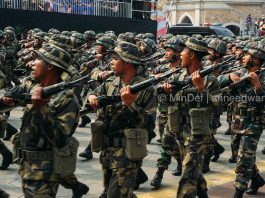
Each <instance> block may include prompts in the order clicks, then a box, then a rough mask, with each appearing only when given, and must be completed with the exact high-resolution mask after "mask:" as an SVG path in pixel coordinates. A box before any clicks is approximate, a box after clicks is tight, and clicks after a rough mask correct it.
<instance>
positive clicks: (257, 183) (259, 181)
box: [246, 174, 265, 195]
mask: <svg viewBox="0 0 265 198" xmlns="http://www.w3.org/2000/svg"><path fill="white" fill-rule="evenodd" d="M264 184H265V181H264V179H263V178H262V177H261V176H260V174H258V175H257V176H256V177H254V178H253V179H252V181H251V185H250V187H249V189H248V190H247V192H246V193H247V194H248V195H256V194H257V192H258V190H259V188H260V187H262V186H264Z"/></svg>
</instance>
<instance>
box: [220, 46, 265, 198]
mask: <svg viewBox="0 0 265 198" xmlns="http://www.w3.org/2000/svg"><path fill="white" fill-rule="evenodd" d="M244 51H246V52H247V53H249V54H250V55H251V56H252V57H255V58H258V59H260V60H261V61H264V60H265V46H264V45H263V44H261V43H259V42H251V43H249V44H248V45H247V46H246V48H244ZM261 65H262V64H261ZM261 65H260V66H261ZM251 67H253V62H251V61H250V62H249V63H248V65H247V68H251ZM237 75H238V76H240V77H244V76H247V75H248V71H247V70H243V71H242V72H238V73H237ZM259 79H260V83H261V86H262V87H261V90H258V91H255V89H254V87H253V85H252V83H251V82H249V81H247V82H245V83H244V84H243V85H242V86H240V87H238V88H237V89H232V91H231V94H233V95H234V96H241V100H236V101H234V102H233V115H232V130H233V132H234V133H236V134H238V136H240V138H241V140H240V149H239V153H238V160H237V166H236V170H235V172H236V180H235V183H234V187H235V188H236V193H235V195H234V197H235V198H241V197H243V193H244V192H245V190H246V189H247V187H248V182H249V180H250V179H252V182H251V186H250V189H249V190H248V191H247V194H256V193H257V190H258V188H259V187H261V186H262V185H264V184H265V182H264V180H263V178H262V177H261V176H260V175H259V170H258V168H257V166H256V163H255V162H256V155H255V153H256V150H257V145H258V142H259V139H260V136H261V134H262V132H263V128H264V123H265V122H264V112H265V111H264V101H263V98H262V99H261V100H260V99H258V98H256V100H248V99H247V100H246V99H244V98H246V97H262V96H264V93H265V92H264V91H265V84H264V82H265V75H264V73H260V74H259ZM220 82H221V83H222V84H226V85H229V84H231V83H232V82H231V80H230V78H229V74H228V75H224V76H222V78H221V80H220Z"/></svg>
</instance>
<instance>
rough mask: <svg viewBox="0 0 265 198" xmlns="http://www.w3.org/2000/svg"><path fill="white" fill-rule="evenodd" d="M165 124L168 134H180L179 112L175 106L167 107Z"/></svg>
mask: <svg viewBox="0 0 265 198" xmlns="http://www.w3.org/2000/svg"><path fill="white" fill-rule="evenodd" d="M167 124H168V129H169V131H170V132H174V134H179V133H180V111H179V108H178V107H177V106H169V107H168V115H167Z"/></svg>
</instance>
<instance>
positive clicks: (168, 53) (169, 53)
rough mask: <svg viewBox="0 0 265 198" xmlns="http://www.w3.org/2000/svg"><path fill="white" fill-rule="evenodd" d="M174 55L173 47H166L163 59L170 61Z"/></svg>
mask: <svg viewBox="0 0 265 198" xmlns="http://www.w3.org/2000/svg"><path fill="white" fill-rule="evenodd" d="M174 55H176V52H174V50H173V49H171V48H166V53H165V59H166V60H168V61H169V62H170V61H172V60H173V56H174Z"/></svg>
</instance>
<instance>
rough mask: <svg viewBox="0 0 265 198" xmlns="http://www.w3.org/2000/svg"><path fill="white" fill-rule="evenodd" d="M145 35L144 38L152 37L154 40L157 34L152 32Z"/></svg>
mask: <svg viewBox="0 0 265 198" xmlns="http://www.w3.org/2000/svg"><path fill="white" fill-rule="evenodd" d="M143 37H144V38H150V39H152V40H155V35H154V34H152V33H145V34H144V36H143Z"/></svg>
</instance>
